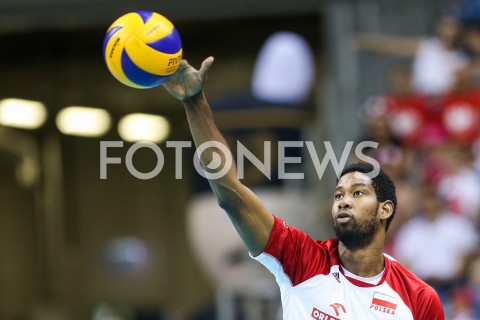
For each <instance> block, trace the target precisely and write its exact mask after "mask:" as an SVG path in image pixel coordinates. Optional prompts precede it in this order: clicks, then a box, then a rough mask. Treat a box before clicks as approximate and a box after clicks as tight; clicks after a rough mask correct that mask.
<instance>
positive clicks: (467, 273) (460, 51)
mask: <svg viewBox="0 0 480 320" xmlns="http://www.w3.org/2000/svg"><path fill="white" fill-rule="evenodd" d="M479 3H480V2H478V1H460V2H457V3H455V5H454V6H453V7H449V11H447V12H446V13H445V12H444V15H443V16H441V17H440V18H438V20H437V26H436V29H435V30H436V31H437V34H436V35H434V36H431V37H428V36H426V37H424V38H421V39H412V38H410V39H408V40H406V39H398V38H395V37H390V36H387V35H378V34H375V35H367V34H363V35H360V36H359V37H357V38H356V40H355V41H357V49H360V50H367V51H371V52H372V51H373V52H375V53H376V54H377V53H381V54H385V53H387V54H395V52H392V50H394V49H395V48H398V46H397V45H398V44H399V43H401V41H407V42H404V43H403V47H402V48H403V49H402V50H405V49H406V46H408V45H411V47H412V48H410V49H411V50H410V51H409V50H405V51H408V52H409V55H408V56H409V57H410V58H411V60H407V61H411V62H412V63H411V64H409V63H401V64H398V65H395V66H393V67H392V68H391V69H390V70H389V72H388V73H389V79H390V83H389V87H388V90H386V91H385V92H383V93H380V94H378V95H373V96H371V97H370V98H368V99H367V100H366V101H365V102H364V104H363V106H362V107H361V117H362V120H363V121H364V124H365V126H364V131H363V138H362V140H372V141H376V142H378V143H379V146H378V148H377V149H372V150H370V152H369V156H371V157H373V158H375V159H376V160H377V161H378V162H379V163H380V164H381V165H382V166H383V168H384V169H385V170H386V171H387V172H388V173H389V174H390V175H391V176H392V177H393V178H394V180H395V182H396V184H397V193H398V197H399V207H398V213H397V216H396V218H395V222H394V223H393V224H392V228H390V230H389V232H388V233H389V234H388V242H387V253H390V254H391V255H392V256H393V257H395V258H396V259H397V260H399V261H401V262H402V263H403V264H404V265H406V266H407V267H408V268H410V269H411V270H412V271H413V272H414V273H416V274H417V275H419V276H420V277H421V278H422V279H423V280H425V281H426V282H428V283H429V284H431V285H432V286H433V287H434V288H435V289H436V290H437V292H438V293H439V295H440V297H441V299H442V302H443V304H444V306H445V310H446V314H447V319H480V282H479V280H480V268H479V263H480V246H479V244H480V242H479V239H480V125H479V124H480V122H479V120H480V81H479V80H480V77H479V72H478V70H479V69H478V64H479V59H480V46H479V44H480V11H478V9H479V7H478V4H479ZM466 10H474V12H471V11H468V12H466ZM408 41H410V42H408ZM429 42H430V44H428V43H429ZM434 42H436V45H432V43H434ZM396 46H397V47H396ZM428 46H430V48H427V47H428ZM387 47H388V50H385V48H387ZM379 48H381V50H380V49H379ZM435 48H436V49H435ZM435 50H437V51H435ZM399 54H403V55H404V56H405V52H400V53H399ZM448 64H450V65H448Z"/></svg>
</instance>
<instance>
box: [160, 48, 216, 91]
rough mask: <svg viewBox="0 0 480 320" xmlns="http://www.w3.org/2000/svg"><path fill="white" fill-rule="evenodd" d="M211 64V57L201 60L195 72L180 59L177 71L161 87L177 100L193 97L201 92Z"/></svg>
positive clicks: (185, 61)
mask: <svg viewBox="0 0 480 320" xmlns="http://www.w3.org/2000/svg"><path fill="white" fill-rule="evenodd" d="M212 63H213V57H208V58H206V59H205V60H203V62H202V65H201V67H200V69H199V70H196V69H195V68H194V67H192V66H191V65H189V64H188V62H187V60H183V59H182V60H181V61H180V66H179V67H178V70H177V71H176V72H175V73H174V74H173V76H171V77H170V78H169V79H168V80H167V81H165V82H164V83H163V87H164V88H165V89H166V90H167V91H168V92H169V93H170V94H171V95H172V96H174V97H175V98H177V99H179V100H185V99H188V98H190V97H193V96H195V95H196V94H198V93H199V92H201V91H202V89H203V85H204V83H205V80H206V78H207V74H208V70H210V67H211V66H212Z"/></svg>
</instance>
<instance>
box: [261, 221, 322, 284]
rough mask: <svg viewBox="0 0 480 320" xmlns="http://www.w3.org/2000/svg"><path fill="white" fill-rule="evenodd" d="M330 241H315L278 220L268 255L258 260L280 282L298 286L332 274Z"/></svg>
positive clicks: (272, 234)
mask: <svg viewBox="0 0 480 320" xmlns="http://www.w3.org/2000/svg"><path fill="white" fill-rule="evenodd" d="M328 243H329V242H328V241H315V240H313V239H312V238H310V237H309V236H308V235H307V234H306V233H305V232H302V231H300V230H298V229H297V228H295V227H292V226H288V225H287V224H286V223H285V222H284V221H283V220H281V219H279V218H277V217H275V222H274V226H273V229H272V233H271V234H270V239H269V242H268V244H267V247H266V248H265V251H264V252H263V253H262V254H260V255H259V256H257V257H255V259H256V260H257V261H259V262H260V263H262V264H263V265H264V266H265V267H267V268H268V269H269V270H270V272H272V273H273V274H274V275H275V277H276V278H277V282H278V280H279V278H282V279H283V280H285V281H287V282H289V283H290V284H291V285H292V286H295V285H298V284H300V283H302V282H304V281H305V280H308V279H310V278H312V277H314V276H316V275H318V274H328V273H329V271H330V263H331V261H330V258H329V257H330V254H329V251H330V250H329V245H328Z"/></svg>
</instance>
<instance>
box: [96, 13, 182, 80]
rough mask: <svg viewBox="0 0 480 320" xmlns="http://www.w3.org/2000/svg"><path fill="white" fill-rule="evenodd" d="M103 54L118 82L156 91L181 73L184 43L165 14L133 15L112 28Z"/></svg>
mask: <svg viewBox="0 0 480 320" xmlns="http://www.w3.org/2000/svg"><path fill="white" fill-rule="evenodd" d="M103 55H104V58H105V62H106V64H107V67H108V69H109V70H110V72H111V73H112V75H113V76H114V77H115V78H116V79H117V80H118V81H120V82H121V83H123V84H125V85H127V86H130V87H133V88H139V89H146V88H152V87H155V86H158V85H160V84H162V83H163V82H164V81H165V80H167V79H168V78H169V77H170V76H171V75H172V74H173V73H175V71H177V69H178V66H179V64H180V60H181V59H182V41H181V39H180V35H179V33H178V31H177V30H176V29H175V26H174V25H173V24H172V22H170V20H168V19H167V18H165V17H164V16H162V15H161V14H158V13H156V12H151V11H136V12H130V13H127V14H125V15H123V16H121V17H120V18H118V19H117V20H116V21H115V22H114V23H112V25H111V26H110V27H109V28H108V30H107V34H106V36H105V40H104V42H103Z"/></svg>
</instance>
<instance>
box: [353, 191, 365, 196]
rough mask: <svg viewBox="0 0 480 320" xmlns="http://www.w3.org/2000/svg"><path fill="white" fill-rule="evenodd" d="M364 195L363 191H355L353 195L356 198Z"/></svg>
mask: <svg viewBox="0 0 480 320" xmlns="http://www.w3.org/2000/svg"><path fill="white" fill-rule="evenodd" d="M362 194H363V192H362V191H359V190H357V191H355V192H354V193H353V195H354V196H355V197H358V196H361V195H362Z"/></svg>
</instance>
